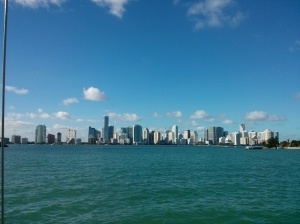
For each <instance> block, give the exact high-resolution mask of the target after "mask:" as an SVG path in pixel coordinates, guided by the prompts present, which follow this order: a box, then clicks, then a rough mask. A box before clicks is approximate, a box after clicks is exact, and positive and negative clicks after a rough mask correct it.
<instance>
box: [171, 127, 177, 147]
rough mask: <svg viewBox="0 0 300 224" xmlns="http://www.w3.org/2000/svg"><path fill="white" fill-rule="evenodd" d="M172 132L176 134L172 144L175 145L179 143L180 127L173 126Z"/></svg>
mask: <svg viewBox="0 0 300 224" xmlns="http://www.w3.org/2000/svg"><path fill="white" fill-rule="evenodd" d="M171 131H172V132H173V133H174V135H173V138H174V139H172V142H173V144H174V143H175V142H176V141H177V139H178V126H177V125H173V126H172V129H171Z"/></svg>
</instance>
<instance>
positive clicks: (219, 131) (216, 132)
mask: <svg viewBox="0 0 300 224" xmlns="http://www.w3.org/2000/svg"><path fill="white" fill-rule="evenodd" d="M223 133H224V130H223V128H221V127H209V128H208V129H206V131H205V132H204V138H205V140H206V141H208V142H210V143H211V144H213V145H215V144H218V143H219V138H220V137H222V136H223Z"/></svg>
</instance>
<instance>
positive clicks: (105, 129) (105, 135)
mask: <svg viewBox="0 0 300 224" xmlns="http://www.w3.org/2000/svg"><path fill="white" fill-rule="evenodd" d="M108 124H109V116H103V129H102V134H103V136H102V137H103V141H104V142H106V141H108V131H109V130H108Z"/></svg>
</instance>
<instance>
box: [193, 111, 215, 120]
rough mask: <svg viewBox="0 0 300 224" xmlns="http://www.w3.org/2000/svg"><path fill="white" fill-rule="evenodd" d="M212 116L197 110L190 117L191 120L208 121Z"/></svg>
mask: <svg viewBox="0 0 300 224" xmlns="http://www.w3.org/2000/svg"><path fill="white" fill-rule="evenodd" d="M209 117H210V116H209V114H208V113H206V111H205V110H197V111H196V112H195V113H194V114H192V115H191V116H190V118H191V119H208V118H209Z"/></svg>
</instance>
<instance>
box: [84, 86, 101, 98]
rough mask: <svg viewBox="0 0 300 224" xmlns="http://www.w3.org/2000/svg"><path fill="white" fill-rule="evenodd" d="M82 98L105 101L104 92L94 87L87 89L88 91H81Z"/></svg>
mask: <svg viewBox="0 0 300 224" xmlns="http://www.w3.org/2000/svg"><path fill="white" fill-rule="evenodd" d="M83 94H84V98H85V99H86V100H93V101H102V100H106V96H105V94H104V92H101V91H100V90H99V89H97V88H94V87H89V88H88V89H83Z"/></svg>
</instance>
